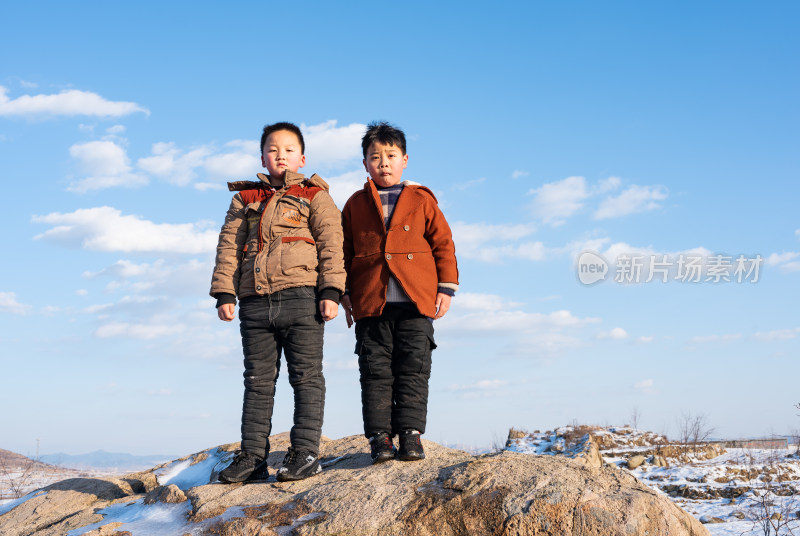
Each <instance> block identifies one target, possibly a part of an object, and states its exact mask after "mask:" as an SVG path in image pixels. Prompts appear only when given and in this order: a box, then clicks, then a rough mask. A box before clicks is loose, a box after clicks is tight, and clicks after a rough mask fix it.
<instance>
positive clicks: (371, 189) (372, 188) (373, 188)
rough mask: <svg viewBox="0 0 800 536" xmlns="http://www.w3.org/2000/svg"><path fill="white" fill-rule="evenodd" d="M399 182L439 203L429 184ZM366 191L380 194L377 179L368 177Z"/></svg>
mask: <svg viewBox="0 0 800 536" xmlns="http://www.w3.org/2000/svg"><path fill="white" fill-rule="evenodd" d="M287 173H288V171H287ZM397 184H402V185H403V186H414V187H416V188H419V189H420V190H424V191H426V192H427V193H429V194H430V196H431V197H432V198H433V200H434V202H436V203H437V204H438V203H439V201H438V200H437V199H436V196H435V195H433V192H432V191H431V189H430V188H428V187H427V186H423V185H421V184H420V183H418V182H414V181H403V182H398V183H397ZM364 191H365V192H371V193H372V195H373V196H376V195H378V187H377V186H375V181H373V180H372V179H371V178H367V182H365V183H364Z"/></svg>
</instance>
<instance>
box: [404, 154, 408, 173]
mask: <svg viewBox="0 0 800 536" xmlns="http://www.w3.org/2000/svg"><path fill="white" fill-rule="evenodd" d="M406 166H408V153H406V154H404V155H403V169H406Z"/></svg>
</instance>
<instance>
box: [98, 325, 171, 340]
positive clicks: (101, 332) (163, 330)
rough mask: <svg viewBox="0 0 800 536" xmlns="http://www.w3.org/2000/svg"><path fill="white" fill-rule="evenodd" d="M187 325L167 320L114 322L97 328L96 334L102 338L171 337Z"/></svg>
mask: <svg viewBox="0 0 800 536" xmlns="http://www.w3.org/2000/svg"><path fill="white" fill-rule="evenodd" d="M185 329H186V328H185V326H182V325H180V324H172V323H167V322H156V323H152V324H129V323H125V322H112V323H109V324H105V325H103V326H100V327H99V328H97V330H96V331H95V332H94V334H95V336H96V337H98V338H101V339H108V338H129V339H141V340H152V339H158V338H161V337H171V336H174V335H176V334H178V333H181V332H183V331H184V330H185Z"/></svg>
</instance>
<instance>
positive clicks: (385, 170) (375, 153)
mask: <svg viewBox="0 0 800 536" xmlns="http://www.w3.org/2000/svg"><path fill="white" fill-rule="evenodd" d="M407 165H408V155H407V154H403V151H401V150H400V148H399V147H397V146H396V145H384V144H383V143H380V142H377V141H376V142H373V143H372V144H371V145H370V146H369V147H368V148H367V157H366V158H364V168H365V169H366V170H367V172H368V173H369V176H370V177H371V178H372V180H373V181H375V184H377V185H378V186H381V187H383V188H385V187H387V186H394V185H395V184H398V183H399V182H400V180H401V179H402V178H403V170H404V169H405V168H406V166H407Z"/></svg>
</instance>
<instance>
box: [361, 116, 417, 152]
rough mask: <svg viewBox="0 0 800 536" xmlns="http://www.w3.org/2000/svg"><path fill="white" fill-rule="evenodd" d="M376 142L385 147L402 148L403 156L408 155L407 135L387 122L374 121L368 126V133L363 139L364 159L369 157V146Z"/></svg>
mask: <svg viewBox="0 0 800 536" xmlns="http://www.w3.org/2000/svg"><path fill="white" fill-rule="evenodd" d="M376 141H377V142H378V143H382V144H384V145H394V146H395V147H398V148H400V150H401V151H402V152H403V154H406V135H405V134H403V131H402V130H400V129H399V128H397V127H394V126H392V125H390V124H389V123H387V122H386V121H373V122H372V123H370V124H369V125H367V132H366V133H365V134H364V137H363V138H361V151H362V152H363V153H364V158H366V157H367V149H369V146H370V145H372V144H373V143H375V142H376Z"/></svg>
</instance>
